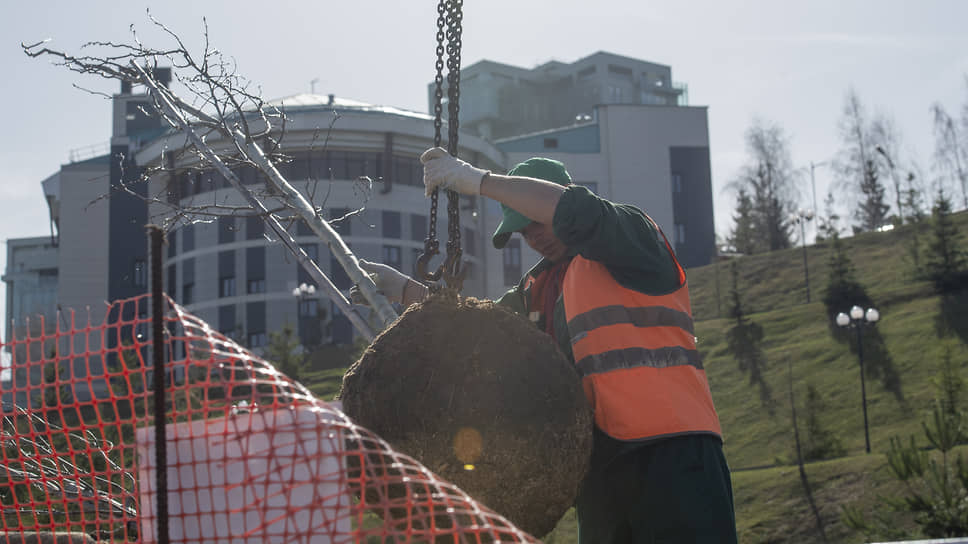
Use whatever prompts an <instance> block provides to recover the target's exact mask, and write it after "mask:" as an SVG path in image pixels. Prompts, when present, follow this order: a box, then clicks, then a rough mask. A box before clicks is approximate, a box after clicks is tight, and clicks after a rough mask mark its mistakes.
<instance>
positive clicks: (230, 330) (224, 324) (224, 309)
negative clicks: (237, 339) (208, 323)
mask: <svg viewBox="0 0 968 544" xmlns="http://www.w3.org/2000/svg"><path fill="white" fill-rule="evenodd" d="M237 325H238V323H236V321H235V305H228V306H219V307H218V330H219V332H221V333H222V334H224V335H225V336H226V337H227V338H231V337H232V336H234V335H235V329H236V326H237Z"/></svg>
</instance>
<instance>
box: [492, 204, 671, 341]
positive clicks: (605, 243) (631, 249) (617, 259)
mask: <svg viewBox="0 0 968 544" xmlns="http://www.w3.org/2000/svg"><path fill="white" fill-rule="evenodd" d="M552 226H553V228H554V232H555V236H557V237H558V239H559V240H561V241H562V242H563V243H564V244H565V245H566V246H568V248H569V249H570V250H571V251H570V253H571V254H572V255H576V254H577V255H581V256H582V257H584V258H586V259H589V260H593V261H598V262H601V263H602V264H604V265H605V267H606V268H607V269H608V271H609V272H610V273H611V274H612V277H614V278H615V279H616V281H618V282H619V284H621V285H622V286H623V287H626V288H628V289H633V290H636V291H640V292H643V293H646V294H650V295H662V294H666V293H669V292H672V291H674V290H676V289H677V288H679V272H678V269H677V268H676V265H675V261H673V259H672V255H671V254H670V253H669V250H668V249H667V247H666V244H665V240H664V239H663V237H662V234H660V232H659V231H658V230H657V229H656V228H655V227H654V226H653V223H652V222H651V221H650V220H649V219H647V218H646V216H645V213H643V212H642V210H640V209H638V208H636V207H635V206H630V205H628V204H615V203H613V202H609V201H608V200H605V199H604V198H601V197H599V196H597V195H595V194H594V193H592V192H591V191H589V190H588V189H586V188H585V187H582V186H580V185H571V186H569V187H568V188H567V189H565V192H564V193H563V194H562V195H561V200H559V201H558V206H557V207H556V208H555V214H554V222H553V224H552ZM551 264H552V263H551V262H550V261H548V260H547V259H542V260H541V261H539V262H538V264H536V265H535V266H534V268H532V269H531V270H530V271H529V272H528V275H531V276H534V277H537V276H538V275H539V274H541V272H543V271H544V270H545V269H547V268H548V267H550V266H551ZM525 278H527V276H525ZM499 302H500V303H502V304H506V305H508V306H509V307H511V308H513V309H514V310H515V311H516V312H518V313H520V314H522V315H525V316H527V315H528V314H529V313H530V311H531V309H530V308H529V304H530V296H529V294H528V293H527V292H526V291H525V289H524V279H522V280H521V282H520V283H519V284H518V286H517V287H515V288H513V289H511V290H510V291H508V292H507V293H505V294H504V296H502V297H501V298H500V300H499ZM553 319H554V326H555V336H556V337H557V338H558V342H559V345H560V346H561V348H562V351H564V352H565V354H567V355H568V357H569V358H571V357H572V353H571V342H570V341H569V340H570V339H569V335H568V330H567V321H566V318H565V310H564V302H563V297H559V298H558V301H557V303H556V304H555V311H554V316H553ZM540 325H541V324H539V326H540Z"/></svg>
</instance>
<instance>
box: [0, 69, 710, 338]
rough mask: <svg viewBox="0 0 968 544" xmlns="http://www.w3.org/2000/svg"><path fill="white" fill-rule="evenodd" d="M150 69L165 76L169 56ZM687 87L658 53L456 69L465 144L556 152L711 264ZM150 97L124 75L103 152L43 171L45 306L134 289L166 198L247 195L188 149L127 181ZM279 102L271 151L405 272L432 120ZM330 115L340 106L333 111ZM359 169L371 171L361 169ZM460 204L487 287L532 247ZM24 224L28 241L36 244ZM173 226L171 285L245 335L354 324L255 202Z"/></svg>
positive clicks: (355, 106)
mask: <svg viewBox="0 0 968 544" xmlns="http://www.w3.org/2000/svg"><path fill="white" fill-rule="evenodd" d="M159 75H160V76H161V78H162V79H163V80H167V79H169V78H170V74H169V73H167V72H166V71H161V72H160V74H159ZM432 92H433V88H432V87H431V93H432ZM431 96H432V95H431ZM684 99H685V95H684V87H683V86H681V85H676V84H673V83H672V74H671V69H670V68H669V67H668V66H663V65H659V64H654V63H650V62H645V61H640V60H635V59H630V58H626V57H620V56H617V55H612V54H609V53H603V52H599V53H595V54H593V55H590V56H588V57H586V58H584V59H581V60H578V61H576V62H574V63H571V64H564V63H560V62H549V63H546V64H544V65H541V66H539V67H538V68H535V69H531V70H529V69H523V68H517V67H513V66H508V65H503V64H498V63H494V62H491V61H481V62H479V63H476V64H474V65H472V66H469V67H467V68H465V69H464V70H463V72H462V87H461V97H460V100H461V130H462V132H461V140H460V143H461V149H460V156H461V157H462V158H464V159H465V160H469V161H470V162H472V163H474V164H476V165H478V166H481V167H485V168H490V169H493V170H495V171H506V169H507V168H508V167H510V166H512V165H513V164H515V163H517V162H519V161H520V160H523V159H526V158H528V157H530V156H534V155H544V156H549V157H552V158H557V159H560V160H562V161H563V162H565V164H566V165H567V166H568V168H569V171H570V172H571V173H572V175H573V176H574V178H575V181H576V182H578V183H582V184H585V185H587V186H589V187H591V188H592V189H593V190H596V191H597V192H598V193H599V194H602V195H603V196H605V197H607V198H610V199H612V200H615V201H621V202H629V203H632V204H636V205H638V206H640V207H641V208H643V209H644V210H646V211H647V212H648V213H649V214H650V215H652V217H653V218H655V219H656V221H657V222H658V223H659V225H660V226H661V227H662V228H663V230H664V231H665V232H666V233H667V235H668V236H669V238H670V242H672V243H673V244H674V246H675V248H676V250H677V252H678V254H679V256H680V258H681V260H682V262H683V264H685V265H686V266H696V265H701V264H706V263H708V262H709V259H710V258H711V256H712V254H713V246H714V243H713V238H714V234H713V220H712V196H711V180H710V172H709V151H708V146H709V144H708V140H709V137H708V129H707V119H706V110H705V108H697V107H686V106H683V105H681V104H682V103H683V102H684ZM148 100H149V99H148V97H147V96H146V95H144V94H135V93H132V89H131V88H130V86H126V85H122V88H121V92H120V93H119V94H117V95H115V96H114V111H113V119H112V135H111V143H110V148H109V149H106V150H105V151H106V153H103V154H100V155H97V156H94V157H91V158H88V159H87V160H77V161H74V162H71V163H69V164H66V165H64V166H62V167H61V168H60V169H59V170H58V172H56V173H55V174H54V175H52V176H51V177H50V178H49V179H47V180H45V182H44V192H45V195H46V197H47V200H48V204H49V206H50V210H51V219H52V221H53V224H54V225H55V226H56V227H57V235H56V236H55V237H54V239H55V242H56V245H57V246H58V247H57V249H56V251H54V252H53V253H51V255H55V256H56V257H50V256H49V257H48V258H49V259H54V258H56V266H54V267H52V268H55V269H56V270H57V271H58V273H57V275H56V276H54V277H56V280H52V279H51V277H50V272H44V274H45V275H47V276H46V278H45V279H44V280H43V281H45V282H48V283H46V284H45V285H48V286H49V283H50V282H51V281H56V284H57V287H56V298H55V299H54V301H53V302H54V304H53V307H57V306H60V307H62V308H64V309H69V308H72V309H75V310H80V311H82V312H83V310H84V308H85V307H90V308H92V309H94V312H92V314H94V317H95V318H97V317H98V314H99V309H100V308H103V307H104V303H105V302H106V301H111V300H117V299H119V298H125V297H130V296H132V295H136V294H140V293H144V292H146V290H147V287H148V281H149V278H148V270H147V269H148V267H147V260H148V259H147V251H146V247H147V244H146V238H145V232H144V229H143V226H144V225H145V224H146V223H148V222H163V221H164V220H165V219H166V218H170V217H171V214H170V211H171V208H170V207H169V206H171V205H189V204H192V203H195V204H198V203H201V202H218V203H219V204H220V205H223V206H233V205H242V204H243V202H242V200H241V197H240V196H239V195H237V194H236V193H235V191H234V190H233V189H231V188H229V187H227V186H226V184H225V182H224V180H221V179H220V178H219V176H217V175H215V174H214V173H213V172H211V171H206V170H202V169H198V168H197V166H198V165H197V164H194V163H193V162H192V161H193V159H192V158H190V157H189V155H190V154H185V156H184V157H183V158H182V159H179V161H181V162H176V163H175V164H173V165H167V166H172V167H173V168H174V173H170V174H163V175H157V176H155V177H153V178H152V180H151V187H147V186H146V185H145V184H139V183H130V182H132V181H133V180H135V179H137V178H138V177H139V176H140V175H141V174H142V172H143V171H144V168H145V167H147V166H151V165H158V164H159V163H160V161H161V159H162V151H163V150H165V149H166V147H165V146H169V148H168V149H171V146H173V145H175V141H176V140H177V139H173V138H172V137H171V133H170V132H166V128H165V127H164V126H163V125H162V123H161V121H160V120H159V119H158V118H156V117H152V116H150V115H146V114H145V111H150V107H148V106H149V105H148ZM277 104H279V105H283V104H284V105H285V110H286V113H287V116H288V117H289V121H288V122H287V126H286V131H287V134H286V137H285V139H284V140H283V142H282V148H281V151H282V152H284V153H286V154H287V155H288V157H289V158H290V159H291V160H290V161H289V162H288V163H287V164H285V165H284V166H282V171H283V174H285V175H286V176H287V178H288V179H289V180H290V181H292V182H293V183H294V184H295V185H296V186H297V187H298V188H300V189H301V190H304V191H305V192H306V194H310V195H315V204H316V205H317V206H318V207H320V208H321V209H322V210H323V213H324V214H325V216H326V217H327V218H334V217H340V216H343V215H344V214H346V213H347V212H349V211H351V210H357V209H359V210H360V212H359V213H356V214H354V215H352V217H351V218H349V219H347V220H345V221H342V222H340V223H339V224H338V229H337V230H338V231H339V232H340V233H341V234H342V235H343V236H344V237H345V239H346V241H347V242H348V243H349V244H350V246H351V247H352V249H353V251H354V252H355V253H356V254H357V255H358V256H360V257H362V258H365V259H368V260H373V261H379V262H385V263H388V264H391V265H392V266H395V267H397V268H399V269H401V270H402V271H404V272H407V273H412V272H413V268H414V262H415V258H416V256H417V255H419V254H420V253H421V252H422V251H423V247H424V238H425V237H426V233H427V225H428V212H429V204H428V201H427V200H426V199H425V197H424V196H423V188H422V183H421V176H422V173H421V167H420V164H419V160H418V157H419V154H420V153H421V152H422V151H423V150H424V149H426V148H427V147H429V146H430V145H431V143H432V141H433V139H432V134H433V120H432V118H431V117H430V116H428V115H426V114H420V113H415V112H409V111H404V110H400V109H397V108H392V107H383V106H373V105H369V104H364V103H360V102H355V101H352V100H347V99H342V98H337V97H334V96H332V95H296V96H292V97H288V98H286V99H284V100H280V101H278V102H277ZM334 115H338V119H337V120H336V122H335V123H331V122H332V121H333V119H334ZM331 124H332V126H330V125H331ZM179 145H180V144H179ZM169 155H170V154H169ZM242 174H243V181H245V182H247V183H254V182H256V181H258V179H257V177H256V176H255V174H254V173H250V172H247V171H243V172H242ZM359 176H368V177H369V179H371V180H372V185H370V184H366V183H361V182H360V181H359V180H358V178H359ZM149 192H150V194H152V195H161V194H166V195H167V197H166V198H167V200H168V202H167V205H162V204H158V205H153V206H152V207H151V209H150V210H149V207H148V206H147V205H146V204H145V201H144V199H143V198H142V197H143V196H145V195H147V194H149ZM461 208H462V212H461V223H462V228H463V231H462V241H463V245H464V255H465V259H466V260H467V262H468V264H469V273H468V278H467V281H466V282H465V289H464V292H465V294H469V295H475V296H486V297H495V296H498V295H500V294H501V293H502V292H503V290H505V289H506V288H508V287H510V286H511V285H513V284H514V283H516V281H517V279H518V278H519V277H520V275H521V273H522V272H523V271H524V269H525V268H526V266H527V264H528V263H530V262H533V261H536V260H537V255H535V254H534V253H533V252H531V251H530V249H528V248H527V247H526V246H522V244H521V243H520V241H516V242H512V243H511V244H510V246H509V247H508V248H507V249H506V250H505V251H504V252H503V254H502V253H498V252H495V251H493V250H492V249H491V247H490V233H491V232H493V229H494V227H495V225H496V223H497V222H498V221H499V218H500V213H499V208H498V206H497V205H496V204H495V203H493V202H490V201H487V199H467V198H464V199H463V200H462V206H461ZM445 209H446V203H445V199H444V198H443V197H442V198H441V207H440V210H441V213H440V214H439V217H438V225H437V232H438V238H440V241H441V245H442V246H443V244H444V243H445V242H446V238H447V234H446V232H447V226H446V213H444V210H445ZM293 228H294V229H295V233H296V236H297V238H298V241H299V243H300V244H302V245H303V246H304V248H305V249H306V250H307V252H309V253H310V255H311V256H314V257H315V258H316V259H317V262H318V263H319V265H320V268H321V269H322V270H323V271H324V272H326V273H327V274H329V275H330V276H331V277H332V278H333V280H334V282H335V283H336V284H337V286H338V287H339V288H341V289H346V288H348V287H349V286H348V285H347V279H346V276H345V275H344V274H343V273H342V271H341V270H340V268H339V267H338V266H336V265H335V263H334V262H333V259H332V258H331V256H330V255H329V254H328V251H327V249H326V247H325V245H324V244H323V243H321V242H320V241H319V240H318V239H317V238H316V237H315V236H314V235H312V234H311V233H310V232H309V231H308V229H306V228H305V227H304V226H301V225H300V222H298V221H297V222H294V223H293ZM270 238H271V236H270ZM29 240H30V239H26V240H25V241H24V244H26V245H27V246H30V245H31V244H35V243H37V242H36V241H34V242H31V241H29ZM168 240H169V245H168V251H167V263H166V267H165V277H164V280H165V282H166V288H167V290H168V292H169V294H170V295H172V296H173V297H174V298H175V299H176V300H177V301H178V302H179V303H181V304H183V305H185V306H187V307H188V309H189V310H191V311H193V312H195V313H197V314H199V315H200V316H202V317H203V318H205V319H206V320H208V321H209V322H210V323H212V324H213V326H216V327H217V328H219V329H220V330H223V331H225V332H227V333H230V334H232V335H234V336H236V337H237V338H238V339H240V340H241V341H242V343H243V344H247V345H249V346H253V347H257V346H260V345H262V344H264V343H265V342H266V340H267V336H268V333H270V332H272V331H275V330H278V329H279V328H281V327H282V326H283V325H284V324H285V323H289V324H290V325H292V326H293V327H294V328H296V329H297V330H298V331H299V333H300V337H301V338H302V340H303V342H304V343H305V344H306V345H313V344H316V343H321V342H342V341H346V340H348V339H349V338H350V336H351V335H352V332H351V331H350V329H349V324H348V323H347V320H346V319H345V318H344V317H342V316H340V315H338V312H337V311H336V310H335V308H333V307H332V306H331V305H330V304H329V303H328V301H327V300H326V299H325V297H324V295H322V293H321V292H320V291H317V293H316V295H315V296H313V297H307V296H305V295H300V296H294V295H293V289H294V288H295V287H296V286H298V285H299V284H301V283H311V282H310V278H309V277H308V275H307V274H306V273H305V272H304V271H302V270H301V269H300V268H299V267H298V266H297V264H296V263H295V261H294V260H293V259H291V258H290V257H288V256H287V254H286V252H285V251H284V250H283V248H282V247H281V245H280V244H279V243H277V242H273V241H270V240H269V239H267V237H266V234H265V231H264V227H263V225H262V222H261V220H259V219H258V218H255V217H253V216H250V215H248V214H246V213H243V212H242V211H239V212H238V213H236V214H234V215H233V216H228V217H221V218H218V219H211V220H201V221H195V222H189V221H184V220H181V221H178V222H176V223H175V224H174V225H172V230H171V232H169V236H168ZM17 242H18V241H16V240H12V241H11V243H12V246H9V247H17ZM8 251H9V249H8ZM15 262H17V261H16V260H15V259H12V258H9V259H8V267H7V271H6V275H5V279H6V280H7V286H8V290H9V289H14V292H16V289H17V286H18V285H20V286H26V285H27V283H23V282H24V281H25V280H23V279H21V280H15V279H14V278H15V277H19V276H15V272H17V271H16V270H15V269H14V268H11V266H12V264H11V263H15ZM33 274H34V275H33V276H32V277H33V279H32V280H30V281H33V282H34V283H37V284H38V285H39V283H38V282H40V281H41V280H40V272H34V273H33ZM16 281H20V282H21V283H19V284H17V283H16ZM44 289H45V290H48V291H47V292H48V293H49V287H45V288H44ZM48 298H50V296H49V295H48ZM11 300H13V297H10V296H8V308H7V316H6V317H7V322H8V323H9V321H10V318H11V317H15V311H14V309H13V308H11V306H10V304H11V302H9V301H11ZM23 310H24V311H26V312H28V313H29V312H33V311H35V310H33V309H27V308H24V309H23ZM18 311H19V310H18ZM45 311H49V308H48V309H47V310H45ZM82 318H83V316H82ZM6 334H7V335H8V337H9V334H10V332H9V331H7V333H6Z"/></svg>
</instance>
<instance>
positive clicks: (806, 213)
mask: <svg viewBox="0 0 968 544" xmlns="http://www.w3.org/2000/svg"><path fill="white" fill-rule="evenodd" d="M811 219H813V210H803V209H800V210H797V213H794V214H791V215H790V220H791V221H793V222H795V223H798V224H799V225H800V245H801V246H802V247H803V282H804V283H805V284H806V286H807V302H808V303H809V302H810V270H809V268H808V267H807V231H806V226H805V225H806V222H807V221H810V220H811Z"/></svg>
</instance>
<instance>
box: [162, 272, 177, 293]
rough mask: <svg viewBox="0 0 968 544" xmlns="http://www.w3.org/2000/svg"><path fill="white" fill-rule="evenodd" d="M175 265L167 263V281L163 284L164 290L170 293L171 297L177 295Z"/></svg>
mask: <svg viewBox="0 0 968 544" xmlns="http://www.w3.org/2000/svg"><path fill="white" fill-rule="evenodd" d="M176 273H177V272H175V265H173V264H170V265H168V283H167V285H165V292H166V293H170V294H171V295H172V296H173V297H177V296H178V282H177V276H176V275H175V274H176Z"/></svg>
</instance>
